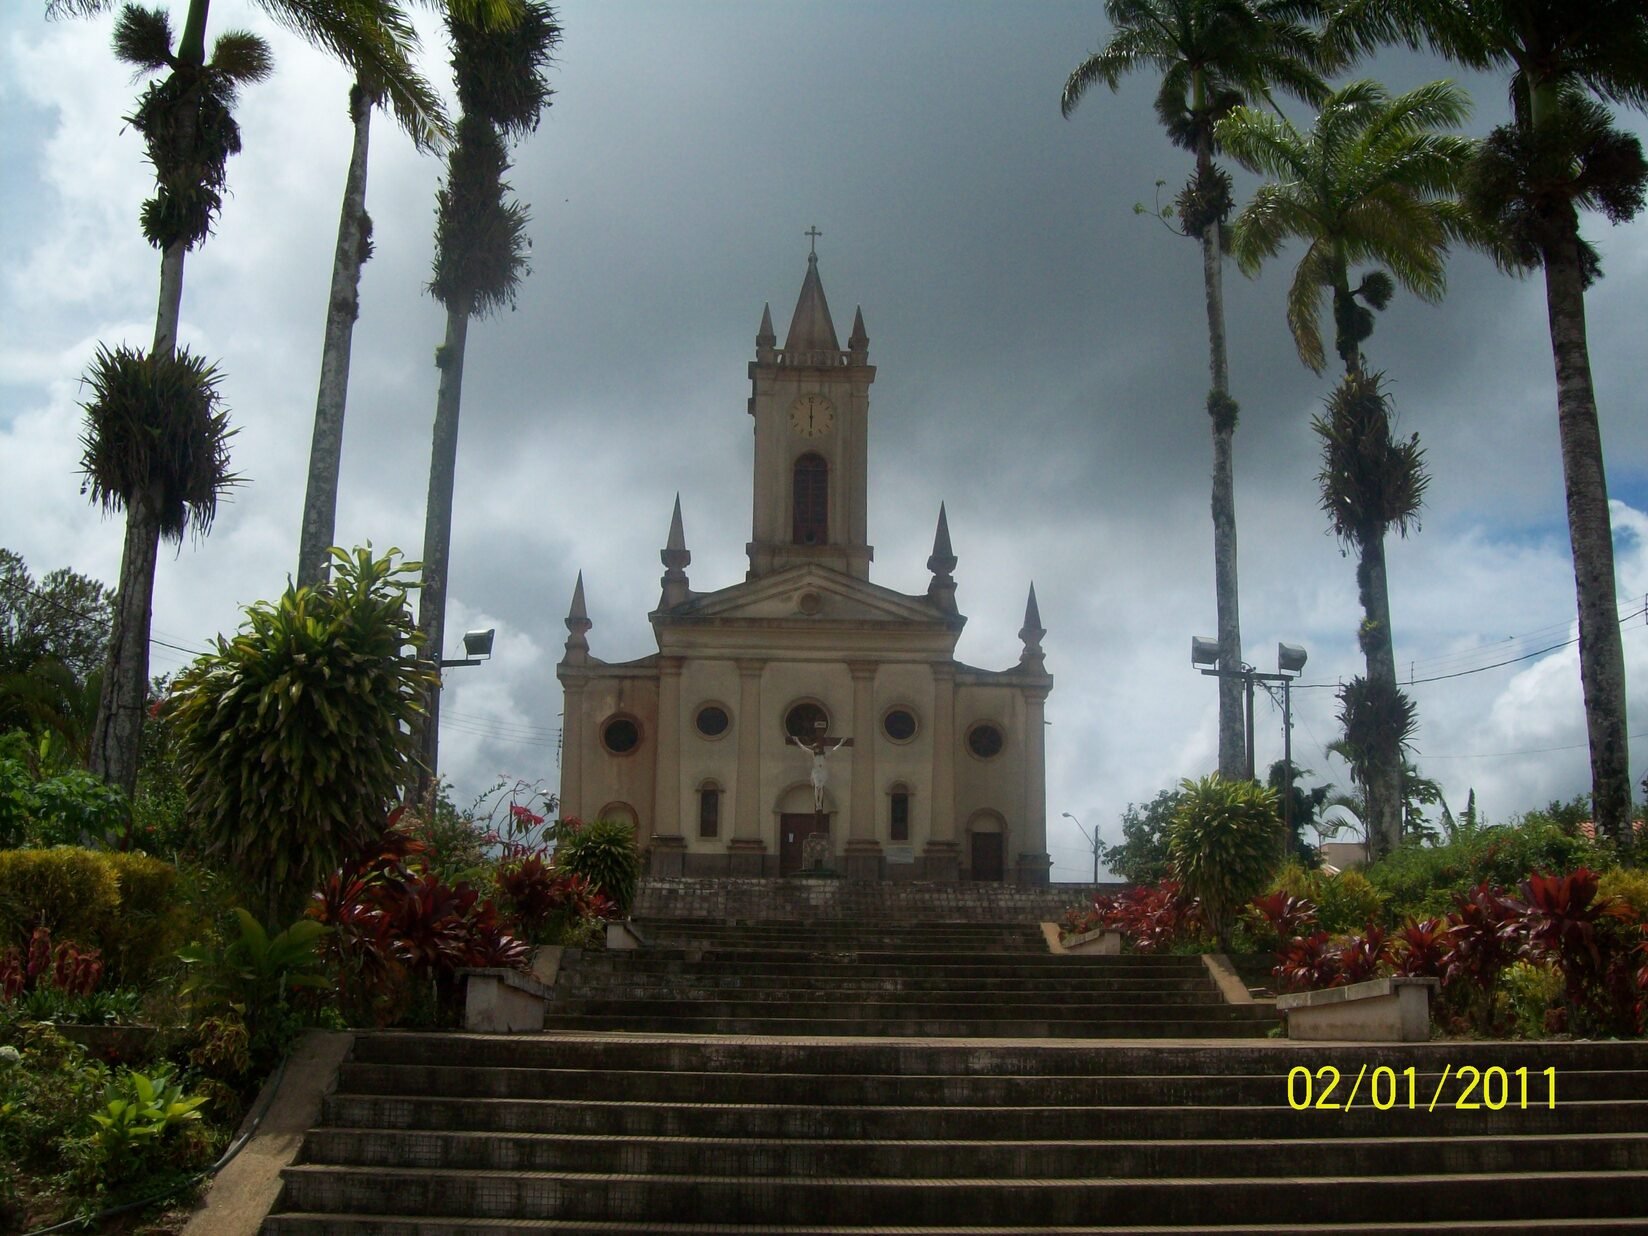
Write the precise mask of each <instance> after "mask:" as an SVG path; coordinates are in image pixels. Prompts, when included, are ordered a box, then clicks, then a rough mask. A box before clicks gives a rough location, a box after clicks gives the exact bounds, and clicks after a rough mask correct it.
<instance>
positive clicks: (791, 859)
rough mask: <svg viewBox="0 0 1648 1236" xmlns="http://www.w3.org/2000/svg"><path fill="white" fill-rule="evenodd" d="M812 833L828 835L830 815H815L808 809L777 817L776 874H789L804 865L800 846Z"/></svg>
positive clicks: (804, 843)
mask: <svg viewBox="0 0 1648 1236" xmlns="http://www.w3.org/2000/svg"><path fill="white" fill-rule="evenodd" d="M814 833H818V834H819V835H820V836H824V837H828V836H829V835H830V817H829V816H828V815H825V816H815V815H813V813H812V812H810V811H805V812H797V813H795V814H785V815H781V816H779V817H778V874H779V875H789V874H790V873H791V872H792V871H800V870H801V868H802V867H803V866H804V864H803V862H802V858H801V848H802V847H803V846H804V845H806V844H807V838H808V837H811V836H812V835H813V834H814Z"/></svg>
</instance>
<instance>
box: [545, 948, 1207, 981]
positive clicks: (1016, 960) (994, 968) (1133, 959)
mask: <svg viewBox="0 0 1648 1236" xmlns="http://www.w3.org/2000/svg"><path fill="white" fill-rule="evenodd" d="M665 962H680V963H692V964H695V965H696V964H714V965H719V966H722V967H727V968H731V967H738V968H749V969H751V970H752V971H753V972H755V973H760V972H761V971H762V970H763V969H773V968H782V967H788V966H808V965H813V966H826V967H828V966H877V967H886V968H887V969H889V970H890V971H891V972H893V973H898V974H907V973H920V972H921V971H923V970H931V969H953V968H976V969H978V970H979V971H980V972H981V973H1007V974H1013V973H1033V974H1041V973H1054V974H1056V973H1065V974H1085V973H1089V972H1094V973H1101V974H1116V975H1118V976H1120V975H1123V974H1126V973H1129V972H1133V973H1137V974H1139V975H1141V976H1148V975H1163V974H1166V975H1172V974H1205V973H1206V967H1205V966H1204V965H1203V963H1202V959H1201V958H1200V957H1149V956H1141V955H1139V954H1136V953H1134V954H1130V953H1117V954H1111V955H1106V954H1089V953H1080V954H1075V955H1071V954H1068V953H1067V954H1054V953H1045V952H1044V953H1019V952H1002V953H994V954H991V953H976V952H965V951H962V952H957V951H954V950H951V951H946V952H934V953H924V954H922V955H920V956H914V955H911V954H908V953H902V952H895V951H888V950H882V949H875V950H872V949H828V948H794V949H739V948H721V947H715V948H672V947H666V946H655V947H651V948H639V949H620V950H584V951H582V953H581V955H580V956H578V957H577V958H576V960H573V959H569V961H568V964H569V965H575V966H578V967H580V968H589V969H603V968H605V969H627V968H629V967H630V966H635V965H657V964H660V963H665Z"/></svg>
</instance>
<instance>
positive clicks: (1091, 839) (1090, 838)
mask: <svg viewBox="0 0 1648 1236" xmlns="http://www.w3.org/2000/svg"><path fill="white" fill-rule="evenodd" d="M1059 814H1060V815H1062V816H1063V817H1064V818H1065V819H1067V820H1069V821H1070V822H1071V823H1072V824H1074V825H1075V826H1076V828H1077V829H1078V830H1079V831H1080V833H1081V835H1082V836H1083V837H1086V838H1087V842H1088V844H1089V845H1091V846H1092V847H1093V883H1095V884H1097V883H1098V882H1099V830H1098V829H1096V828H1095V829H1094V830H1093V832H1092V834H1091V835H1089V834H1088V831H1087V830H1086V829H1085V828H1083V827H1082V822H1081V821H1080V820H1078V819H1077V818H1076V817H1075V816H1073V815H1071V814H1070V813H1069V812H1068V811H1061V812H1059Z"/></svg>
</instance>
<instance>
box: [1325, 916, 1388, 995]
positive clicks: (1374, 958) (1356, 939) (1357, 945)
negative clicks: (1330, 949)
mask: <svg viewBox="0 0 1648 1236" xmlns="http://www.w3.org/2000/svg"><path fill="white" fill-rule="evenodd" d="M1335 948H1336V949H1337V950H1338V953H1339V978H1338V981H1337V982H1336V983H1335V984H1334V986H1336V987H1337V986H1341V985H1347V984H1350V983H1365V982H1367V981H1368V980H1369V979H1371V978H1374V977H1375V976H1376V975H1378V973H1379V967H1380V966H1382V965H1384V964H1385V963H1387V962H1388V961H1390V955H1391V944H1390V941H1389V940H1388V939H1386V938H1385V929H1384V928H1383V927H1381V926H1379V925H1378V924H1377V923H1369V924H1368V927H1367V929H1366V930H1365V931H1364V932H1363V933H1362V934H1361V935H1359V936H1345V937H1344V938H1342V939H1340V940H1339V941H1337V943H1336V944H1335Z"/></svg>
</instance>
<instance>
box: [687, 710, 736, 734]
mask: <svg viewBox="0 0 1648 1236" xmlns="http://www.w3.org/2000/svg"><path fill="white" fill-rule="evenodd" d="M693 724H694V725H695V726H697V727H698V732H699V733H700V734H702V735H703V736H704V737H705V738H719V737H721V735H723V734H725V733H726V732H727V726H729V725H731V724H732V720H731V718H729V717H728V716H727V710H726V709H725V708H723V707H721V705H719V704H705V705H704V706H703V707H702V708H700V709H699V710H698V715H697V716H696V717H694V718H693Z"/></svg>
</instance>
